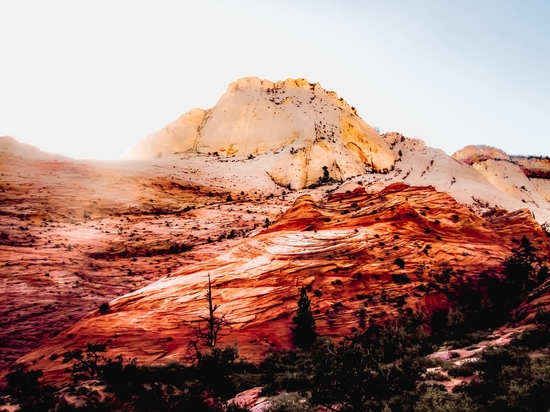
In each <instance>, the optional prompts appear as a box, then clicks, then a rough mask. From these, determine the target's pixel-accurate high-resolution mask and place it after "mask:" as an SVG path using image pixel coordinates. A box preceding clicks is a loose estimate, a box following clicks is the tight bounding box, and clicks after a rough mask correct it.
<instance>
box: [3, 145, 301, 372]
mask: <svg viewBox="0 0 550 412" xmlns="http://www.w3.org/2000/svg"><path fill="white" fill-rule="evenodd" d="M173 162H175V163H177V164H178V167H177V168H175V167H174V166H175V164H173V163H170V162H163V161H162V159H161V160H160V161H158V162H149V163H144V162H120V161H118V162H93V161H77V160H73V159H69V158H66V157H62V156H54V155H50V154H47V153H44V152H41V151H40V150H38V149H36V148H34V147H32V146H29V145H25V144H22V143H20V142H17V141H16V140H15V139H13V138H0V256H1V257H0V296H1V299H0V301H1V304H0V307H1V310H0V313H1V314H2V319H1V320H0V326H1V327H0V375H1V372H2V371H5V370H6V368H7V366H8V365H9V364H10V363H12V362H14V361H16V360H17V359H18V358H20V357H21V356H23V355H24V354H26V353H28V352H29V351H31V350H32V349H35V348H36V347H38V346H40V345H41V344H42V343H44V342H46V341H47V340H48V339H50V338H51V337H52V336H55V335H56V334H58V333H59V332H61V331H62V330H65V329H67V327H69V326H71V325H73V324H74V323H75V322H77V321H78V320H79V319H81V318H82V317H83V316H85V315H86V314H87V313H89V312H90V311H92V310H94V309H96V308H97V307H99V306H100V305H101V304H103V303H105V302H109V301H111V300H112V299H114V298H116V297H117V296H123V295H125V294H127V293H129V292H132V291H135V290H137V289H140V288H141V287H143V286H146V285H148V284H150V283H152V282H154V281H156V280H157V279H159V278H160V277H162V276H165V275H167V274H168V273H171V272H172V271H173V270H175V269H177V268H180V267H182V266H185V265H189V264H194V263H197V262H201V261H204V260H208V259H211V258H213V257H216V256H218V255H220V254H222V253H225V252H226V251H227V249H228V248H229V247H231V246H232V245H235V244H236V243H238V242H239V241H241V240H242V239H243V237H245V236H248V235H250V234H252V233H255V232H258V231H260V230H261V228H262V227H263V226H264V225H265V222H266V219H268V220H271V221H274V220H275V219H276V218H277V217H278V216H280V214H282V213H283V211H284V210H286V209H287V208H288V207H289V205H291V204H292V201H293V199H294V197H293V196H294V194H290V195H288V196H286V197H283V196H281V193H282V189H281V188H279V187H277V186H276V185H275V184H274V183H273V182H272V181H271V180H270V179H269V178H268V177H267V176H265V174H264V175H262V174H260V173H255V172H254V169H253V166H251V167H250V168H249V169H247V170H246V172H243V171H242V170H241V168H242V167H243V164H241V163H237V162H228V163H225V162H223V161H222V159H214V158H208V159H199V158H196V157H193V158H190V159H185V158H183V159H182V158H179V157H178V158H177V159H175V160H173ZM242 175H246V176H247V178H246V179H243V178H242Z"/></svg>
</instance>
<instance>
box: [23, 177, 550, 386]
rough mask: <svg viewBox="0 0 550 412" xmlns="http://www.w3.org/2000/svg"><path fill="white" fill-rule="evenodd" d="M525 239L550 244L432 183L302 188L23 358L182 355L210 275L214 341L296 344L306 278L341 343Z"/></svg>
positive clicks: (525, 214)
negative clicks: (262, 218) (213, 249)
mask: <svg viewBox="0 0 550 412" xmlns="http://www.w3.org/2000/svg"><path fill="white" fill-rule="evenodd" d="M522 236H527V237H528V238H529V239H531V241H532V242H533V243H534V244H536V245H537V249H538V250H539V252H540V253H542V254H546V253H549V252H550V240H549V239H548V238H547V237H546V236H545V233H544V232H543V230H542V229H541V227H540V226H539V225H538V224H537V222H536V221H535V220H533V218H532V216H531V213H530V212H529V211H527V210H520V211H517V212H514V213H511V214H506V213H504V214H503V213H499V214H495V215H494V216H490V217H487V218H482V217H480V216H478V215H477V214H475V213H473V212H472V211H470V210H469V209H468V208H467V207H465V206H463V205H461V204H459V203H457V202H456V201H455V200H454V199H453V198H451V197H450V196H449V195H447V194H445V193H441V192H438V191H436V190H435V189H434V188H433V187H409V186H407V185H405V184H402V183H401V184H393V185H391V186H388V187H387V188H385V189H384V190H382V191H380V192H378V193H367V192H366V191H365V190H364V188H363V187H361V186H358V187H356V188H355V189H354V190H353V191H349V190H348V191H345V192H342V193H336V194H333V195H331V196H330V197H329V198H328V199H327V200H325V201H322V202H316V201H314V200H313V199H312V198H311V197H310V196H308V195H306V196H303V197H301V198H299V199H297V200H296V202H295V203H294V205H293V206H292V207H291V208H290V209H289V210H288V211H287V212H286V213H285V214H284V215H283V216H281V217H280V218H279V219H278V220H277V221H276V222H275V223H273V224H272V225H270V226H269V227H268V228H266V229H264V230H263V231H262V232H261V233H259V234H257V235H256V236H253V237H250V238H249V239H246V240H243V241H242V242H241V243H240V244H238V245H236V246H235V247H233V248H232V249H230V250H229V251H228V252H227V253H225V254H223V255H221V256H218V257H216V258H214V259H211V260H208V261H205V262H203V263H199V264H195V265H189V266H184V267H181V268H179V269H177V270H175V271H173V272H172V273H170V274H169V275H168V276H166V277H164V278H163V279H161V280H159V281H157V282H155V283H152V284H150V285H149V286H147V287H145V288H142V289H140V290H137V291H135V292H132V293H130V294H128V295H126V296H123V297H120V298H117V299H115V300H113V301H111V302H110V304H109V310H108V311H106V312H104V313H101V312H100V311H99V310H96V311H94V312H92V313H90V314H89V315H88V316H87V317H86V318H84V319H82V320H81V321H80V322H78V323H77V324H76V325H74V326H73V327H72V328H70V329H68V330H66V331H64V332H62V333H61V334H59V335H58V336H57V337H55V338H53V339H52V340H50V341H49V342H47V343H46V344H45V345H44V346H43V347H41V348H39V349H38V350H36V351H34V352H32V353H30V354H29V355H27V356H25V357H24V358H23V359H21V361H23V362H33V361H37V362H38V363H37V367H39V368H42V369H44V370H46V371H48V373H49V374H50V375H51V376H55V375H56V374H60V373H61V370H62V369H63V367H64V365H62V364H61V362H60V361H59V360H56V361H52V360H51V359H54V358H55V356H52V355H60V354H62V353H63V352H64V351H66V350H69V349H73V348H76V347H81V346H83V345H84V344H86V343H87V342H108V344H109V346H110V352H109V354H110V355H111V356H116V355H118V354H120V353H122V354H124V356H125V357H129V358H133V357H136V358H137V359H138V361H139V362H140V363H145V364H149V363H165V362H169V361H171V360H179V359H182V358H184V357H185V356H186V354H187V350H188V345H189V343H190V342H191V341H198V344H199V345H200V344H201V341H200V339H199V338H198V336H197V330H198V325H199V321H200V317H201V316H204V315H205V303H206V299H205V292H206V290H207V276H208V275H209V276H210V278H211V279H212V288H213V299H214V301H215V303H216V304H219V305H220V306H219V309H218V313H219V314H222V313H223V314H225V315H226V319H227V320H228V321H229V323H230V327H227V328H225V329H224V330H222V332H220V334H219V336H218V342H219V344H220V345H222V346H223V345H229V344H237V345H238V348H239V351H240V353H241V355H242V356H244V357H247V358H249V359H251V360H259V359H261V358H262V357H263V356H265V354H266V353H268V352H269V351H271V350H273V349H281V348H290V347H291V331H290V327H291V326H292V316H293V314H294V313H295V310H296V300H297V298H298V295H299V290H300V287H302V286H304V287H306V288H307V289H308V290H309V291H310V299H311V302H312V309H313V312H314V316H315V318H316V321H317V328H318V332H319V333H321V334H324V335H328V336H331V337H333V338H335V339H338V338H340V337H342V336H344V335H349V334H350V333H353V331H354V330H361V328H363V327H365V325H366V324H368V323H369V322H379V321H383V320H384V319H387V318H388V317H392V316H395V315H396V314H397V313H398V312H399V311H403V310H406V309H407V308H412V309H414V310H417V309H419V308H423V310H424V311H426V313H428V314H430V313H431V312H432V311H433V310H436V309H438V308H441V307H443V306H445V305H446V302H447V300H446V297H445V295H444V294H442V293H441V292H440V290H439V289H440V288H439V286H437V287H436V286H433V285H435V284H436V283H441V282H442V283H441V285H444V286H441V287H445V288H446V287H450V285H458V284H464V283H468V282H471V281H473V280H475V279H476V278H478V277H479V276H484V277H487V276H489V277H491V276H499V275H498V272H499V270H500V268H501V265H502V263H503V261H504V259H505V258H506V257H507V256H509V255H510V253H511V251H512V249H513V248H514V247H516V245H517V243H515V242H517V239H520V238H521V237H522ZM449 268H451V270H449ZM442 274H445V279H443V278H442V277H441V276H442ZM434 282H436V283H434ZM430 285H432V286H430ZM360 309H361V310H364V312H361V311H360ZM361 313H363V314H364V317H363V318H362V319H361V318H360V314H361Z"/></svg>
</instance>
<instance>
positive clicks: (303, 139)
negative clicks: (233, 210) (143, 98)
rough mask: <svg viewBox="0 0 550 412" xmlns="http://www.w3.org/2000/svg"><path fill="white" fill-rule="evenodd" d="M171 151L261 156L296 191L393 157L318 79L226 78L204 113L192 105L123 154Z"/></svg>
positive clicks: (383, 166)
mask: <svg viewBox="0 0 550 412" xmlns="http://www.w3.org/2000/svg"><path fill="white" fill-rule="evenodd" d="M174 153H203V154H206V153H208V154H216V155H219V156H233V155H235V156H239V157H250V158H253V157H254V156H259V155H262V160H261V163H260V164H259V165H258V166H259V167H261V168H262V170H264V171H265V172H266V173H267V174H268V175H269V176H270V177H271V179H273V181H274V182H275V183H277V184H278V185H280V186H283V187H287V186H289V187H291V188H293V189H302V188H304V187H307V186H309V185H312V184H315V183H317V182H318V181H319V178H322V177H323V173H324V170H323V167H326V168H327V169H328V172H329V173H330V175H331V176H332V177H333V178H334V179H347V178H349V177H352V176H356V175H361V174H364V173H365V172H367V171H371V170H377V171H383V170H386V171H387V170H390V169H391V168H392V167H393V164H394V162H395V154H394V153H393V152H392V151H391V150H390V149H389V148H388V147H387V145H386V143H385V142H384V140H383V139H382V138H381V137H380V135H379V134H378V133H377V132H376V131H375V130H374V129H373V128H372V127H370V126H369V125H368V124H366V123H365V122H364V121H363V120H362V119H361V118H360V117H359V116H358V115H357V111H356V110H355V108H352V107H350V106H349V105H348V104H347V103H346V102H345V101H344V100H343V99H341V98H339V97H338V95H337V94H336V93H335V92H330V91H325V90H324V89H323V88H322V87H321V86H320V85H319V83H315V84H313V83H309V82H307V80H305V79H297V80H292V79H287V80H286V81H284V82H283V81H279V82H276V83H273V82H270V81H268V80H260V79H258V78H256V77H248V78H244V79H239V80H237V81H236V82H234V83H231V84H230V85H229V87H228V89H227V92H226V93H225V94H224V95H223V96H222V97H221V98H220V100H219V101H218V103H217V104H216V105H215V106H214V107H213V108H211V109H209V110H202V109H193V110H191V111H189V112H188V113H186V114H184V115H182V116H181V117H180V118H179V119H177V120H176V121H174V122H172V123H170V124H169V125H168V126H166V127H164V128H162V129H161V130H159V131H158V132H156V133H154V134H152V135H151V136H149V137H147V138H145V139H144V140H141V141H139V142H138V143H136V144H135V145H134V146H133V147H131V148H130V149H128V151H127V152H126V153H125V154H124V155H123V159H138V160H152V159H156V158H159V157H163V156H167V155H170V154H174Z"/></svg>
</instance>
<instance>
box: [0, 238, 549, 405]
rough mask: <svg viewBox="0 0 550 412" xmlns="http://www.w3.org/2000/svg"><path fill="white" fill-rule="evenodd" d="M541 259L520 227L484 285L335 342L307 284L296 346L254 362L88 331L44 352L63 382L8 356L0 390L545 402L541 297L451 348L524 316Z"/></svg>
mask: <svg viewBox="0 0 550 412" xmlns="http://www.w3.org/2000/svg"><path fill="white" fill-rule="evenodd" d="M545 265H546V262H544V261H543V260H542V259H540V258H538V257H537V255H536V248H535V247H534V245H532V244H531V242H529V240H527V239H526V238H523V239H522V240H521V241H520V242H519V243H518V247H517V249H516V250H515V251H514V252H513V253H512V254H511V255H510V256H509V258H508V259H507V260H506V262H505V265H504V267H503V268H502V277H500V278H493V279H486V283H484V284H483V285H482V286H481V287H479V285H478V286H477V287H474V286H473V285H463V288H462V290H461V291H460V294H456V295H453V296H451V295H449V297H450V298H452V301H453V302H452V303H453V304H452V305H451V307H450V308H447V309H441V310H440V311H436V312H434V313H431V314H427V313H425V312H422V311H413V310H412V309H410V308H407V309H404V310H403V309H402V310H400V311H399V315H398V316H397V317H396V318H394V319H390V320H387V321H384V322H382V323H377V322H374V321H373V320H372V319H368V315H367V314H366V311H363V312H362V313H361V312H360V311H359V312H358V313H357V317H358V319H359V324H360V325H359V326H360V331H359V330H356V332H355V333H353V334H351V335H348V336H346V337H344V338H343V339H341V340H340V341H338V342H334V341H333V340H331V339H330V338H328V337H327V336H322V335H318V334H317V332H316V327H315V320H314V318H313V314H312V310H311V302H310V300H309V297H308V292H307V290H306V288H301V289H300V298H299V300H298V302H297V307H296V314H295V316H294V318H293V324H294V327H293V328H292V330H293V335H294V346H295V348H294V349H292V350H287V351H274V352H272V353H271V354H269V355H268V356H267V357H266V358H265V359H264V360H263V361H261V362H260V363H257V364H254V363H251V362H249V361H247V360H246V359H241V358H240V357H239V353H238V348H237V347H235V346H227V347H217V346H215V345H214V344H212V343H214V342H213V341H212V339H210V340H209V341H208V345H205V346H204V348H205V349H202V350H201V349H198V347H196V346H195V351H194V356H193V357H192V358H190V359H182V362H181V363H175V362H172V363H169V364H166V365H158V366H146V365H139V364H138V363H137V362H136V360H135V359H126V358H125V357H124V355H123V354H121V355H119V356H117V357H116V358H114V359H110V358H107V357H105V356H103V354H104V353H105V350H106V346H107V344H106V343H97V342H96V343H88V344H87V345H86V346H85V347H83V348H81V349H77V350H72V351H67V352H65V353H63V354H61V355H60V356H58V357H54V358H53V359H51V360H52V361H55V362H60V363H61V364H64V365H66V368H65V369H64V370H65V372H64V373H65V374H66V376H67V378H66V379H65V381H66V382H71V383H70V384H67V385H65V386H63V387H61V388H59V387H54V386H50V385H48V384H47V382H44V381H43V376H42V375H43V374H42V372H41V371H40V370H36V369H33V367H32V365H23V364H16V365H14V366H13V367H12V369H11V371H10V373H9V374H8V375H7V379H6V382H7V384H6V386H5V387H3V388H2V396H1V397H0V399H2V400H3V402H5V403H10V404H17V405H19V407H20V410H22V411H48V410H56V411H76V410H83V411H84V410H104V411H118V410H123V411H175V410H193V411H246V410H249V409H247V407H246V406H243V405H241V406H239V405H238V404H236V403H235V402H234V401H233V400H232V399H233V398H234V397H235V395H237V394H238V393H240V392H243V391H246V390H251V389H252V388H258V387H261V388H262V389H261V393H260V395H259V396H260V399H263V402H264V403H263V407H264V409H263V410H265V411H273V412H275V411H279V412H280V411H318V410H321V409H319V408H325V409H322V410H338V411H380V412H386V411H411V412H423V411H495V412H496V411H499V412H500V411H510V412H511V411H541V412H542V411H547V410H548V408H549V407H550V395H549V394H550V357H549V356H548V354H549V352H548V348H549V345H550V331H549V326H550V314H549V313H548V312H547V311H545V310H543V309H540V310H539V311H538V312H537V314H536V316H535V319H534V326H533V327H531V328H527V329H524V330H523V332H521V333H517V334H516V336H515V337H514V338H513V339H512V340H511V341H510V342H509V343H507V344H505V345H502V344H499V345H493V346H491V345H488V346H487V347H486V348H485V350H483V351H480V352H476V355H475V356H473V357H471V358H468V359H462V358H461V355H460V354H459V351H460V350H463V349H461V348H465V347H467V348H468V349H469V350H471V351H475V350H476V349H477V348H479V346H478V345H480V343H479V342H481V341H487V340H488V339H489V338H490V333H491V332H490V331H491V330H494V328H496V327H499V326H501V325H503V324H505V323H513V322H515V321H517V320H518V319H521V317H522V314H521V313H520V311H518V310H517V308H518V305H519V303H520V302H521V301H523V300H524V299H525V298H526V297H527V296H528V295H529V294H530V293H532V292H533V291H534V290H535V289H536V288H537V286H538V285H540V284H541V282H544V280H545V279H541V276H540V273H541V272H542V271H544V269H543V268H545V267H546V266H545ZM447 276H448V274H447ZM442 282H443V283H445V279H442ZM481 293H483V294H484V296H482V295H480V294H481ZM314 294H315V295H318V294H319V291H316V292H315V293H314ZM206 301H207V304H208V305H207V309H208V310H209V314H210V315H208V316H205V318H203V320H205V321H208V320H209V319H219V317H216V315H215V313H214V312H215V310H213V308H216V307H217V305H216V303H215V294H213V290H212V285H211V283H210V282H208V290H207V292H206ZM220 316H221V315H220ZM204 335H205V331H204V330H202V329H199V330H198V331H197V336H199V337H201V336H203V337H204ZM206 335H208V332H206ZM206 338H208V336H206ZM441 348H444V349H445V350H446V351H447V352H446V353H448V354H449V356H448V357H447V358H446V359H445V360H442V359H441V358H438V357H436V356H434V355H433V354H434V352H437V353H442V352H441ZM534 354H536V356H534ZM452 379H455V380H457V379H458V380H457V381H456V382H454V383H453V385H452V390H450V391H449V390H447V388H448V387H447V386H445V385H444V384H448V382H451V381H452ZM0 410H1V406H0Z"/></svg>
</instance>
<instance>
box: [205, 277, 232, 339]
mask: <svg viewBox="0 0 550 412" xmlns="http://www.w3.org/2000/svg"><path fill="white" fill-rule="evenodd" d="M205 297H206V300H207V301H208V304H207V305H206V309H208V316H199V318H201V319H202V320H204V321H205V322H206V328H205V329H203V328H202V327H201V324H200V322H199V336H200V337H201V338H202V339H203V340H204V341H205V343H206V344H207V345H208V346H210V347H211V348H213V347H215V346H216V341H217V339H218V333H219V332H220V329H222V328H223V327H224V326H229V322H228V321H227V320H226V319H225V314H223V315H221V316H217V315H216V310H218V308H219V307H220V305H218V304H217V303H216V304H215V303H214V302H213V298H212V282H211V281H210V274H209V275H208V291H207V292H206V295H205Z"/></svg>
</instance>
